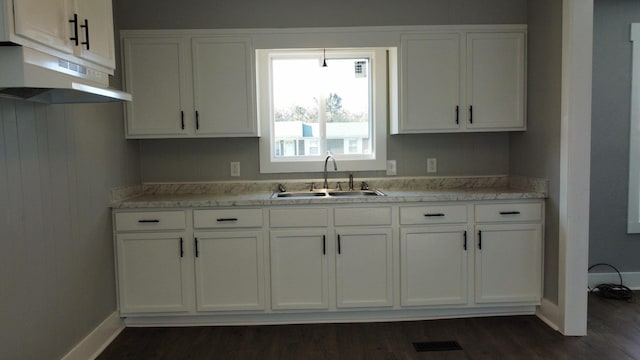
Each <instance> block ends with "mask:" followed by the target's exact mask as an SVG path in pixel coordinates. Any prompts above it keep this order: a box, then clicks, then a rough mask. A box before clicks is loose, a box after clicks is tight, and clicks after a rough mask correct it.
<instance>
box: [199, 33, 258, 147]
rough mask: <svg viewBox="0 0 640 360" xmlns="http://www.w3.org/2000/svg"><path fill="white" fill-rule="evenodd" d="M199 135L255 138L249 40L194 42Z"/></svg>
mask: <svg viewBox="0 0 640 360" xmlns="http://www.w3.org/2000/svg"><path fill="white" fill-rule="evenodd" d="M191 49H192V54H193V88H194V92H193V93H194V104H195V111H196V115H197V118H196V134H197V135H205V136H220V135H227V136H255V135H256V134H257V129H256V127H257V122H256V119H255V115H254V114H255V105H254V104H255V101H254V94H255V90H254V87H253V77H254V76H253V74H254V71H253V62H252V58H253V56H252V54H251V47H250V45H249V42H248V41H246V40H245V39H238V38H227V37H220V38H196V39H193V41H192V48H191Z"/></svg>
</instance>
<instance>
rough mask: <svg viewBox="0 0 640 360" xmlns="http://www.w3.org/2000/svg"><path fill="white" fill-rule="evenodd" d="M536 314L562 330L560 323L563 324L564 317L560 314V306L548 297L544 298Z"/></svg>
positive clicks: (553, 327) (556, 328)
mask: <svg viewBox="0 0 640 360" xmlns="http://www.w3.org/2000/svg"><path fill="white" fill-rule="evenodd" d="M536 316H537V317H538V318H540V320H542V321H544V322H545V324H547V325H549V327H550V328H552V329H554V330H556V331H560V324H562V318H561V314H560V307H559V306H558V305H556V304H554V303H552V302H551V301H549V300H548V299H544V298H543V299H542V302H541V303H540V306H539V307H538V309H537V310H536Z"/></svg>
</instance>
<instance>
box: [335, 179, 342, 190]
mask: <svg viewBox="0 0 640 360" xmlns="http://www.w3.org/2000/svg"><path fill="white" fill-rule="evenodd" d="M336 189H338V190H340V191H342V184H340V181H338V183H337V184H336Z"/></svg>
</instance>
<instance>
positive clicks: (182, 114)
mask: <svg viewBox="0 0 640 360" xmlns="http://www.w3.org/2000/svg"><path fill="white" fill-rule="evenodd" d="M180 126H181V127H182V130H184V111H180Z"/></svg>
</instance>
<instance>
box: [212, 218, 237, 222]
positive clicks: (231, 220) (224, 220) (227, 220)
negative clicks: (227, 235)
mask: <svg viewBox="0 0 640 360" xmlns="http://www.w3.org/2000/svg"><path fill="white" fill-rule="evenodd" d="M216 221H217V222H234V221H238V219H237V218H220V219H216Z"/></svg>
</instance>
